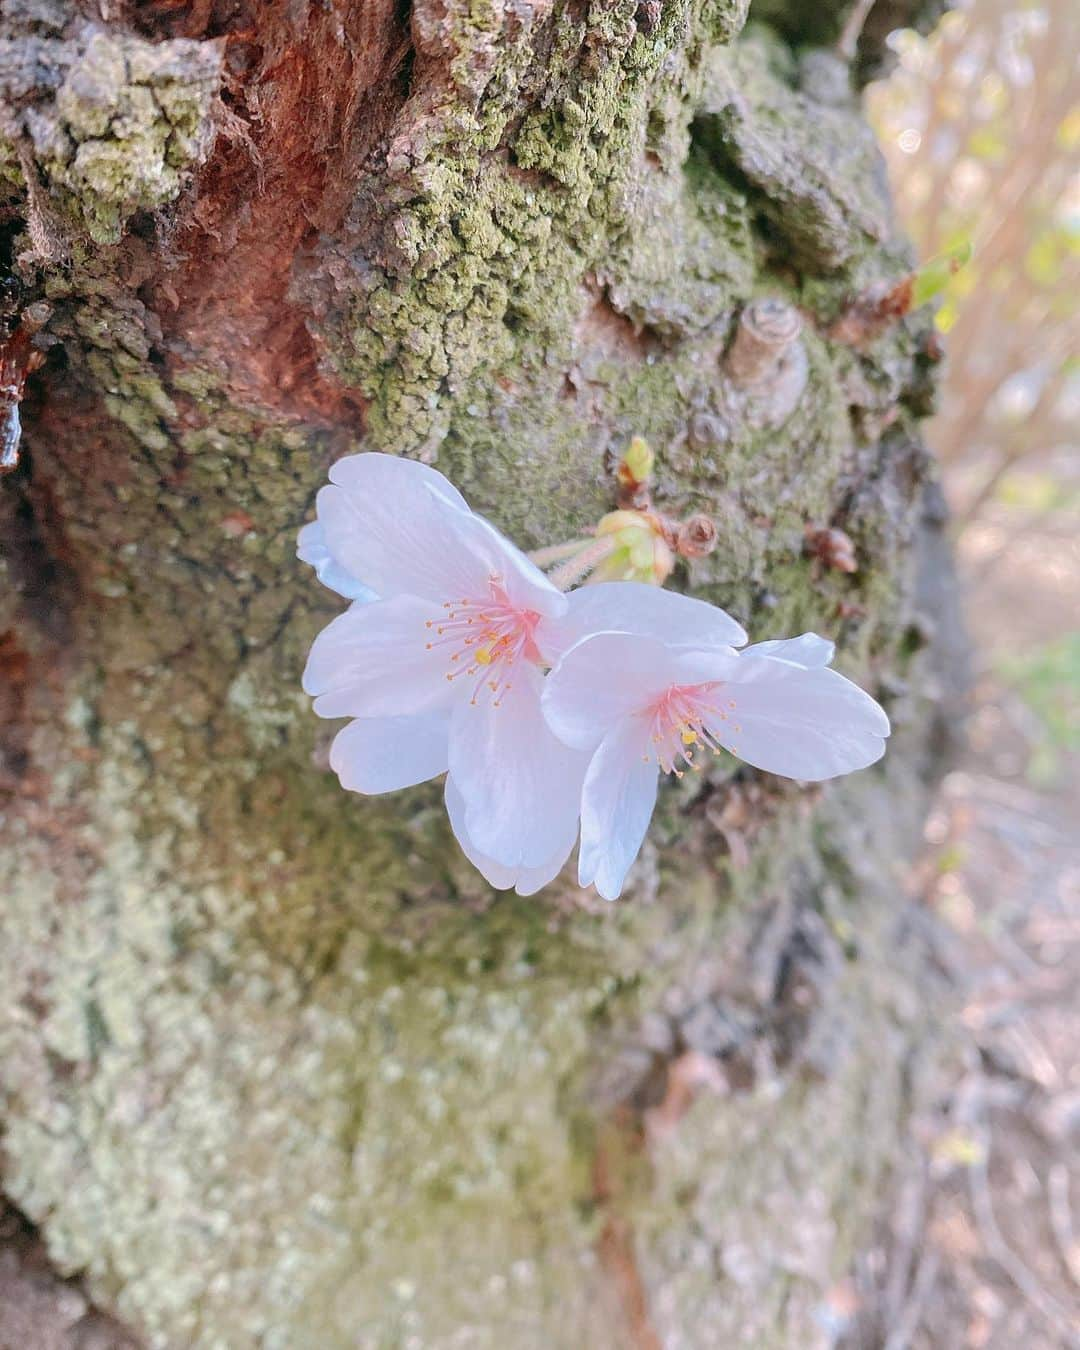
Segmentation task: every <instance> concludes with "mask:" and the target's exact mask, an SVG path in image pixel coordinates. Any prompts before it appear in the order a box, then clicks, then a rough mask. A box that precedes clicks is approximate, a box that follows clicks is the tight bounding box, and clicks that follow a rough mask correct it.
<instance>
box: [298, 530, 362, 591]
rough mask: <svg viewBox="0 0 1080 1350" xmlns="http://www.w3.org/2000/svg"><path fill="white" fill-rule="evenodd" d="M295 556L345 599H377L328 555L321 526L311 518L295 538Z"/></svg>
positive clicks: (328, 551)
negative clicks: (312, 568) (308, 523)
mask: <svg viewBox="0 0 1080 1350" xmlns="http://www.w3.org/2000/svg"><path fill="white" fill-rule="evenodd" d="M296 556H297V557H298V558H299V559H300V561H301V562H306V563H307V564H308V565H309V566H311V567H314V569H315V575H316V576H317V577H318V578H319V580H320V581H321V582H322V584H323V585H324V586H325V587H327V589H328V590H331V591H335V592H336V593H337V594H338V595H343V596H344V597H345V598H346V599H347V600H364V601H368V600H377V599H378V596H377V595H376V594H375V592H374V591H373V590H371V589H369V588H368V587H367V586H362V585H361V584H360V582H359V581H357V580H356V578H355V577H354V576H352V575H351V574H350V573H349V572H346V570H345V568H344V567H341V566H339V565H338V564H337V563H336V562H335V561H334V559H333V558H332V557H331V556H330V550H329V549H328V548H327V547H326V540H325V538H324V537H323V527H322V525H321V524H320V522H319V521H317V520H313V521H312V522H311V524H310V525H305V526H304V528H303V529H302V530H301V531H300V534H299V536H298V538H297V540H296Z"/></svg>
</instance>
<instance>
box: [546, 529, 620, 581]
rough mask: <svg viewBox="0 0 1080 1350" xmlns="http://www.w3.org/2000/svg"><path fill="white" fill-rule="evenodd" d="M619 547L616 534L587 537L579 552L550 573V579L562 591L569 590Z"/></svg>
mask: <svg viewBox="0 0 1080 1350" xmlns="http://www.w3.org/2000/svg"><path fill="white" fill-rule="evenodd" d="M618 547H619V541H618V539H616V538H615V537H614V535H610V534H605V535H601V537H600V538H599V539H586V540H584V541H583V546H582V547H580V548H579V550H578V552H577V553H575V554H573V555H572V556H571V557H569V558H568V559H567V560H566V562H564V563H563V564H562V566H561V567H556V568H555V569H554V570H553V571H551V572H549V573H548V581H550V582H551V584H552V585H553V586H558V588H559V590H560V591H568V590H569V589H570V588H571V586H576V585H577V583H578V582H579V581H583V580H584V579H585V578H586V577H587V576H588V575H589V573H590V572H591V571H592V570H593V568H594V567H598V566H599V565H600V564H601V563H602V562H603V561H604V559H605V558H610V557H611V555H612V554H613V553H614V552H615V550H616V549H617V548H618Z"/></svg>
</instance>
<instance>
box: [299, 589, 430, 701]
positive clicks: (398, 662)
mask: <svg viewBox="0 0 1080 1350" xmlns="http://www.w3.org/2000/svg"><path fill="white" fill-rule="evenodd" d="M437 616H438V610H437V609H433V607H432V605H431V604H430V603H429V602H425V601H423V600H417V599H414V598H413V597H411V596H398V597H397V598H396V599H394V600H376V601H374V602H373V603H371V604H369V605H365V604H359V603H358V604H354V605H351V606H350V607H349V608H348V609H347V610H346V611H345V613H344V614H341V615H339V616H338V617H337V618H336V619H335V620H334V621H333V623H331V624H329V625H328V626H327V627H326V628H324V629H323V631H322V632H321V633H320V634H319V636H318V637H317V638H316V639H315V641H314V643H313V644H312V648H311V653H310V655H309V656H308V660H307V666H306V668H305V670H304V680H303V684H304V690H305V692H306V693H308V694H312V695H314V696H315V711H316V712H317V713H318V714H319V716H320V717H399V716H409V715H411V714H413V713H420V712H427V711H428V710H429V709H432V708H437V707H442V706H444V705H446V704H448V703H449V702H450V701H451V700H452V698H453V695H454V689H453V686H452V685H451V684H450V683H449V682H448V681H447V678H446V675H447V670H448V668H449V661H448V658H447V651H446V648H439V647H436V648H435V649H434V650H432V651H428V650H427V643H428V642H429V640H430V637H431V634H430V630H429V629H428V628H427V627H426V623H427V620H428V619H432V618H435V617H437Z"/></svg>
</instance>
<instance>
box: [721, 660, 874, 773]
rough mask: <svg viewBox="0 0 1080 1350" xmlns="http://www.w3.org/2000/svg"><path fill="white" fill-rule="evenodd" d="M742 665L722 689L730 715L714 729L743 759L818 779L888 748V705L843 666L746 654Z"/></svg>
mask: <svg viewBox="0 0 1080 1350" xmlns="http://www.w3.org/2000/svg"><path fill="white" fill-rule="evenodd" d="M737 665H738V669H737V670H736V671H735V672H734V675H733V677H732V678H731V681H730V682H729V683H727V684H725V686H724V687H723V689H721V690H720V691H719V697H720V700H721V704H722V706H723V708H724V712H725V714H726V720H725V721H720V720H719V719H716V720H713V721H712V722H710V725H709V730H710V731H711V732H712V733H713V734H714V735H715V736H716V738H717V739H718V740H719V741H720V742H721V744H722V745H723V746H724V747H725V748H726V749H728V750H730V751H731V753H732V754H733V755H737V756H738V758H739V759H743V760H745V761H746V762H747V763H748V764H753V765H754V766H755V768H758V769H765V770H766V771H767V772H769V773H777V774H782V775H783V776H784V777H785V778H798V779H801V780H802V781H804V782H808V783H812V782H819V781H821V780H822V779H825V778H835V777H836V776H837V775H838V774H842V773H851V772H852V771H853V770H855V769H863V768H865V767H866V766H867V765H868V764H873V763H874V762H875V761H876V760H879V759H880V758H881V756H882V755H883V754H884V753H885V737H886V736H888V734H889V719H888V718H887V717H886V716H885V713H884V711H883V709H882V708H881V707H880V706H879V705H878V704H877V703H875V702H874V700H873V699H872V698H871V697H870V695H869V694H866V693H864V692H863V690H861V689H860V688H859V687H858V685H856V684H852V683H851V681H850V680H846V679H844V677H843V676H842V675H838V674H837V672H836V671H835V670H828V669H826V668H824V667H818V668H813V669H809V670H807V669H805V668H803V667H801V666H794V665H790V664H789V663H788V662H786V661H777V660H773V659H771V658H769V657H768V656H765V657H756V656H754V657H749V658H744V657H743V656H742V655H741V654H740V655H739V657H738V658H737ZM731 702H733V703H734V705H735V706H734V707H731V706H729V705H730V703H731Z"/></svg>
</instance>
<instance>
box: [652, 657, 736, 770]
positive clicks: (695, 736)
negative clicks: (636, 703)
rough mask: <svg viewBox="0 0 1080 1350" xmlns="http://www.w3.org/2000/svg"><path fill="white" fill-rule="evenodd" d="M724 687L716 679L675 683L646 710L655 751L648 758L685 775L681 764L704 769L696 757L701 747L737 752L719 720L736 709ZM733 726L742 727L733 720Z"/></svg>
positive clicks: (713, 751) (723, 719) (728, 715)
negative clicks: (726, 739) (728, 742)
mask: <svg viewBox="0 0 1080 1350" xmlns="http://www.w3.org/2000/svg"><path fill="white" fill-rule="evenodd" d="M722 690H723V685H722V684H721V683H719V682H716V681H711V682H710V683H708V684H673V685H671V687H670V688H669V689H667V690H666V691H665V692H664V693H663V694H662V695H661V696H660V698H658V699H657V700H656V701H655V702H654V703H652V704H651V705H650V706H649V707H648V708H647V709H646V710H645V713H646V716H647V717H648V718H649V719H650V727H649V735H650V739H651V741H652V746H653V753H652V754H651V755H650V754H646V755H645V762H646V763H648V762H649V761H650V760H651V759H652V758H653V757H654V756H655V759H656V763H657V764H658V765H659V767H660V770H661V772H662V773H673V774H674V775H675V777H676V778H681V777H682V776H683V773H684V772H685V769H680V768H679V765H680V764H685V765H686V768H689V769H693V770H695V771H699V770H700V769H701V764H700V763H699V762H698V761H697V760H696V759H695V758H694V752H695V750H697V749H698V748H699V747H700V748H701V749H703V750H711V751H712V753H713V754H714V755H718V754H719V753H720V751H721V750H725V749H726V750H729V751H731V753H732V754H734V753H735V748H734V746H731V745H727V746H725V745H724V744H723V741H722V740H721V737H722V735H723V732H720V731H718V730H717V723H718V722H727V721H728V720H729V718H730V716H731V714H732V713H733V712H734V711H735V700H734V699H733V698H723V697H722V696H721V695H722ZM710 725H711V726H712V730H710V729H709V726H710ZM732 730H734V731H736V732H738V731H740V730H741V728H740V727H738V726H736V725H735V724H734V723H732Z"/></svg>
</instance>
